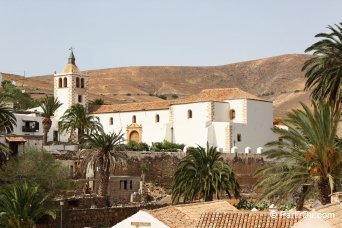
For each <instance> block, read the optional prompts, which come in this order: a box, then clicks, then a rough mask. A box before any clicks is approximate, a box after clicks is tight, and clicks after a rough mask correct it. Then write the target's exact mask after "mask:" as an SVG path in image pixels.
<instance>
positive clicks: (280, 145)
mask: <svg viewBox="0 0 342 228" xmlns="http://www.w3.org/2000/svg"><path fill="white" fill-rule="evenodd" d="M301 105H302V107H303V110H299V109H295V110H292V111H291V112H290V113H289V114H288V115H287V119H284V120H280V122H281V123H283V124H284V125H285V126H287V127H288V130H285V129H280V128H273V131H274V132H275V133H276V134H278V135H279V136H280V138H279V139H280V140H279V141H274V142H270V143H268V144H267V146H268V147H269V149H268V150H267V151H265V152H264V153H263V154H264V155H266V157H267V158H268V159H273V161H274V163H273V164H272V165H270V166H268V167H265V168H262V169H261V170H259V171H258V172H257V175H258V176H259V179H258V181H257V184H256V187H263V188H264V189H265V192H264V194H263V196H264V197H265V198H272V197H281V198H282V199H283V200H286V199H287V198H289V197H290V196H291V195H292V194H293V193H296V192H299V193H300V197H299V200H298V201H297V208H302V206H303V203H304V199H305V196H306V195H307V194H308V193H309V192H310V190H312V189H313V186H314V185H316V186H317V190H318V194H319V199H320V201H321V203H322V204H327V203H330V197H329V194H330V193H331V192H332V191H333V188H334V183H335V180H339V179H340V178H341V176H342V169H341V167H342V154H341V145H340V144H338V141H339V140H336V138H337V135H336V132H337V125H338V121H339V118H340V111H338V112H337V113H336V114H334V110H333V108H332V107H331V106H330V105H329V104H328V103H325V102H324V101H322V100H321V101H320V102H319V103H318V104H316V103H314V102H313V104H312V105H313V111H311V110H310V109H309V108H308V107H307V106H306V105H305V104H303V103H302V104H301Z"/></svg>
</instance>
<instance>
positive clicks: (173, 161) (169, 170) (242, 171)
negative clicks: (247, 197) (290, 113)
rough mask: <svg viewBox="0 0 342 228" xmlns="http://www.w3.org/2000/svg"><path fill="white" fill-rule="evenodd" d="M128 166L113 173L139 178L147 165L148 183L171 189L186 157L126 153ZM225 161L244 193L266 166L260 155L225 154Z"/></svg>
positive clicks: (158, 153)
mask: <svg viewBox="0 0 342 228" xmlns="http://www.w3.org/2000/svg"><path fill="white" fill-rule="evenodd" d="M126 154H127V164H124V165H118V166H117V167H116V169H115V171H114V173H113V175H114V176H121V175H127V176H139V175H141V165H142V164H146V165H147V167H148V169H149V170H148V172H147V175H146V181H147V182H153V183H155V184H157V185H160V186H162V187H165V188H167V189H170V188H171V186H172V179H173V174H174V173H175V171H176V168H177V165H178V163H179V162H180V161H181V159H182V158H183V157H184V156H185V153H183V152H150V153H146V152H126ZM223 158H224V160H225V161H226V162H227V163H229V164H230V165H231V166H232V167H233V170H234V171H235V174H236V175H237V178H238V181H239V183H240V185H241V186H242V192H250V189H251V188H252V186H253V185H254V183H255V181H256V179H255V178H254V177H253V174H254V172H255V171H256V170H257V169H258V168H260V167H262V166H263V165H264V164H265V161H264V159H263V157H262V156H261V155H260V154H245V153H237V154H231V153H228V154H223Z"/></svg>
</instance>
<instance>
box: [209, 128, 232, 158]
mask: <svg viewBox="0 0 342 228" xmlns="http://www.w3.org/2000/svg"><path fill="white" fill-rule="evenodd" d="M229 125H230V123H227V122H213V123H212V128H213V132H212V135H211V136H210V139H211V140H210V141H209V146H215V147H217V150H218V151H222V152H229V150H230V148H227V142H226V140H227V132H226V128H227V127H228V126H229Z"/></svg>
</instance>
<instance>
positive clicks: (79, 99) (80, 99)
mask: <svg viewBox="0 0 342 228" xmlns="http://www.w3.org/2000/svg"><path fill="white" fill-rule="evenodd" d="M78 102H79V103H82V95H78Z"/></svg>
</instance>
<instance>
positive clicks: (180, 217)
mask: <svg viewBox="0 0 342 228" xmlns="http://www.w3.org/2000/svg"><path fill="white" fill-rule="evenodd" d="M227 211H238V210H237V209H236V208H235V207H234V206H232V205H231V204H229V203H228V201H226V200H216V201H211V202H200V203H191V204H178V205H172V206H168V207H163V208H159V209H155V210H150V211H146V212H148V213H149V214H151V215H152V216H153V217H155V218H157V219H158V220H159V221H161V222H163V223H164V224H165V225H167V226H169V227H175V228H176V227H177V228H182V227H184V228H185V227H194V226H195V225H196V224H197V222H198V221H199V219H200V217H201V214H203V213H205V212H227Z"/></svg>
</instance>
